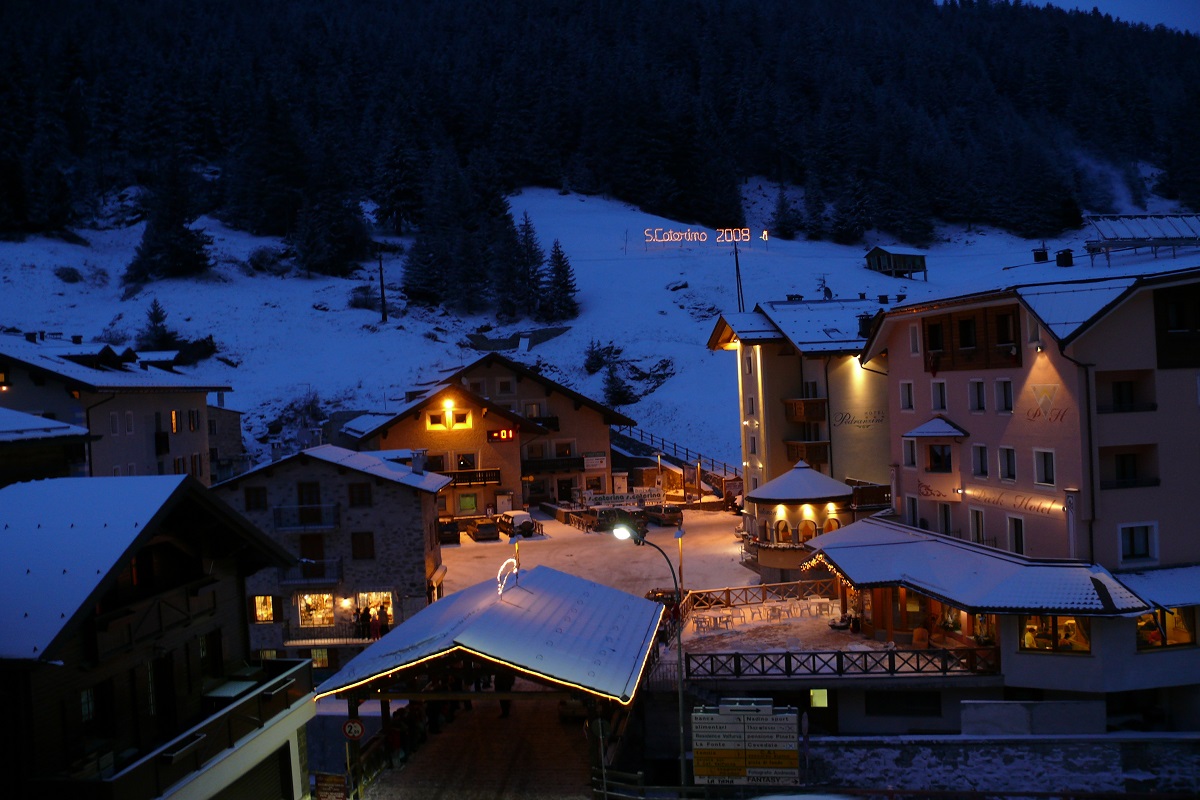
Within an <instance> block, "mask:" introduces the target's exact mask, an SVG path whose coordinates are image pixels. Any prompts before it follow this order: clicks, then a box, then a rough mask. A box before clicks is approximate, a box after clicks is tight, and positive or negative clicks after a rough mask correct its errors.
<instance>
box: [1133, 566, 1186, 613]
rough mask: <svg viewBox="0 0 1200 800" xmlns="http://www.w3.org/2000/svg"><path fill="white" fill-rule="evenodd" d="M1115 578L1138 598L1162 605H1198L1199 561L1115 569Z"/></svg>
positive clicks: (1165, 606) (1177, 606)
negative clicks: (1162, 566) (1142, 568)
mask: <svg viewBox="0 0 1200 800" xmlns="http://www.w3.org/2000/svg"><path fill="white" fill-rule="evenodd" d="M1117 579H1118V580H1120V581H1121V583H1123V584H1125V585H1126V586H1128V587H1129V588H1130V589H1132V590H1133V592H1134V594H1136V595H1137V596H1138V597H1140V598H1142V599H1143V600H1145V601H1146V602H1148V603H1152V604H1154V605H1156V606H1160V607H1162V608H1179V607H1181V606H1200V564H1191V565H1188V566H1186V567H1165V568H1162V569H1148V570H1144V571H1141V572H1119V573H1117Z"/></svg>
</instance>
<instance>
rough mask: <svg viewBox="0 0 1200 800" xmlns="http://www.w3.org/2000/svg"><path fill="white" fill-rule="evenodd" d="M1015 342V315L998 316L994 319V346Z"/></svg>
mask: <svg viewBox="0 0 1200 800" xmlns="http://www.w3.org/2000/svg"><path fill="white" fill-rule="evenodd" d="M1016 342H1017V317H1016V315H1015V314H1000V315H998V316H997V317H996V344H998V345H1011V344H1016Z"/></svg>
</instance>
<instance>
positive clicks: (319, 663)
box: [309, 647, 329, 669]
mask: <svg viewBox="0 0 1200 800" xmlns="http://www.w3.org/2000/svg"><path fill="white" fill-rule="evenodd" d="M309 658H311V659H312V665H313V668H314V669H326V668H328V667H329V650H328V649H327V648H324V647H314V648H313V649H312V650H311V651H310V653H309Z"/></svg>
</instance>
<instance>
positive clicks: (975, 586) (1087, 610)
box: [808, 517, 1149, 616]
mask: <svg viewBox="0 0 1200 800" xmlns="http://www.w3.org/2000/svg"><path fill="white" fill-rule="evenodd" d="M809 545H810V546H812V547H813V548H814V549H815V551H816V552H815V553H814V555H813V558H812V560H811V561H810V562H808V563H809V564H810V565H815V564H817V563H824V564H827V565H828V566H829V567H830V568H832V569H833V570H834V571H836V572H838V573H840V574H841V575H843V576H845V578H846V579H847V580H848V581H850V582H851V583H853V584H854V585H855V586H856V587H858V588H859V589H864V588H876V587H884V586H904V587H907V588H909V589H913V590H915V591H917V592H919V593H921V594H924V595H926V596H929V597H933V598H936V599H938V600H941V601H942V602H945V603H948V604H949V605H952V606H954V607H956V608H961V609H964V610H967V611H971V612H974V613H1003V614H1015V613H1031V614H1055V613H1070V614H1084V615H1094V616H1125V615H1130V614H1140V613H1144V612H1145V611H1146V610H1148V609H1149V605H1148V604H1147V603H1145V602H1143V600H1142V599H1141V598H1140V597H1138V596H1137V595H1135V594H1134V593H1133V592H1131V591H1130V590H1129V589H1127V588H1126V587H1125V586H1123V585H1122V584H1121V583H1120V582H1119V581H1118V580H1117V579H1116V578H1114V577H1113V576H1112V575H1111V574H1110V573H1109V572H1108V571H1107V570H1105V569H1104V568H1103V567H1100V566H1097V565H1095V564H1086V563H1083V562H1080V561H1067V560H1039V559H1031V558H1026V557H1025V556H1021V555H1017V554H1015V553H1008V552H1005V551H1003V550H996V549H994V548H990V547H985V546H983V545H977V544H974V543H971V542H965V541H961V540H959V539H952V538H950V537H946V536H940V535H938V534H934V533H930V532H928V531H921V530H916V529H914V528H910V527H908V526H906V525H901V524H899V523H896V522H891V521H888V520H883V519H879V518H878V517H870V518H868V519H864V520H860V521H858V522H854V523H851V524H850V525H847V526H846V527H844V528H841V529H839V530H836V531H831V532H829V533H825V534H822V535H820V536H818V537H817V538H815V539H813V540H812V541H811V542H809Z"/></svg>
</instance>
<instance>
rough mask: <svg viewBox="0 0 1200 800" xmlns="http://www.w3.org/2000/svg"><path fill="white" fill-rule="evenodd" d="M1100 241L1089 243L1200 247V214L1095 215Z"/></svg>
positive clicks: (1094, 220)
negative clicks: (1188, 245)
mask: <svg viewBox="0 0 1200 800" xmlns="http://www.w3.org/2000/svg"><path fill="white" fill-rule="evenodd" d="M1087 221H1088V222H1089V223H1091V226H1092V228H1094V229H1095V231H1096V235H1097V236H1098V237H1099V238H1098V239H1096V240H1090V241H1089V242H1088V243H1089V244H1093V243H1096V244H1114V245H1138V244H1142V245H1146V246H1151V245H1155V244H1162V245H1171V244H1195V245H1198V246H1200V214H1092V215H1090V216H1088V217H1087Z"/></svg>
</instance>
